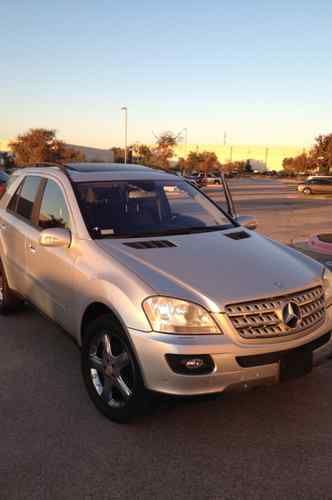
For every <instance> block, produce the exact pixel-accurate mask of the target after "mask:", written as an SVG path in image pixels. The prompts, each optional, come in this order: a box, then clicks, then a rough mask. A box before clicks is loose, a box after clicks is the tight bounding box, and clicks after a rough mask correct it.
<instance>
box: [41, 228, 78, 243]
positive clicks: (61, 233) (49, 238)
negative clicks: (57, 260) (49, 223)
mask: <svg viewBox="0 0 332 500" xmlns="http://www.w3.org/2000/svg"><path fill="white" fill-rule="evenodd" d="M70 243H71V234H70V231H69V229H62V228H60V227H54V228H51V229H44V230H43V231H42V232H41V233H40V237H39V244H40V245H42V246H43V247H67V248H68V247H69V246H70Z"/></svg>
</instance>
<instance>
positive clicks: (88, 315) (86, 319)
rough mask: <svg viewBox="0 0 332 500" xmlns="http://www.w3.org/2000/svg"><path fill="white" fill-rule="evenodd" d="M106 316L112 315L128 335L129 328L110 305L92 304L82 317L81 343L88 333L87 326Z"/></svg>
mask: <svg viewBox="0 0 332 500" xmlns="http://www.w3.org/2000/svg"><path fill="white" fill-rule="evenodd" d="M105 314H110V315H111V316H112V317H113V319H114V320H115V321H116V322H117V323H119V325H120V326H121V328H122V329H123V331H124V332H125V333H126V334H127V336H128V337H129V335H128V332H127V328H126V326H125V324H124V322H123V321H122V319H121V318H120V316H119V314H118V313H116V312H115V311H114V310H113V309H112V308H111V307H110V306H109V305H106V304H104V303H103V302H92V303H90V304H89V305H88V306H87V307H86V308H85V311H84V313H83V316H82V320H81V326H80V339H79V340H80V343H81V344H82V343H83V339H84V335H85V333H86V329H87V326H88V325H89V324H90V323H91V322H92V321H94V320H96V319H97V318H99V317H100V316H104V315H105Z"/></svg>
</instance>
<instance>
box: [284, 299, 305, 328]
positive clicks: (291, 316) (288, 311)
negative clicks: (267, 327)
mask: <svg viewBox="0 0 332 500" xmlns="http://www.w3.org/2000/svg"><path fill="white" fill-rule="evenodd" d="M282 319H283V322H284V323H285V325H286V326H288V327H289V328H296V326H297V325H298V323H299V321H300V320H301V311H300V308H299V306H298V305H297V304H296V303H295V302H287V304H285V305H284V307H283V308H282Z"/></svg>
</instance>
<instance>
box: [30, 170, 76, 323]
mask: <svg viewBox="0 0 332 500" xmlns="http://www.w3.org/2000/svg"><path fill="white" fill-rule="evenodd" d="M50 228H63V229H68V230H71V229H72V217H71V216H70V211H69V204H68V202H67V199H66V195H65V192H64V190H63V188H62V185H61V184H60V183H59V182H58V181H56V180H53V179H45V180H44V184H43V187H42V193H41V196H40V207H39V208H38V209H37V213H36V228H35V231H34V233H31V234H30V239H29V241H28V245H27V246H28V252H27V263H28V267H29V287H30V297H31V301H32V302H33V303H35V304H36V305H37V307H38V308H39V309H41V310H42V311H43V312H44V313H45V314H47V315H48V316H49V317H51V318H52V319H54V320H55V321H57V322H58V323H60V324H61V325H63V326H64V327H66V323H67V320H68V314H69V309H70V303H71V301H72V292H73V290H72V275H73V266H74V260H75V250H74V249H73V248H63V247H58V248H55V247H45V246H42V245H40V244H39V238H40V233H41V231H42V230H44V229H50Z"/></svg>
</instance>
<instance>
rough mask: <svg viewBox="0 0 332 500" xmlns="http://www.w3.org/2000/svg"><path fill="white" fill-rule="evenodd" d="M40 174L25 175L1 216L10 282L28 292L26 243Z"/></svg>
mask: <svg viewBox="0 0 332 500" xmlns="http://www.w3.org/2000/svg"><path fill="white" fill-rule="evenodd" d="M40 186H41V177H39V176H37V175H28V176H26V177H24V178H23V179H22V181H21V183H20V184H19V186H18V188H17V189H16V191H15V193H14V194H13V196H12V198H11V199H10V201H9V203H8V205H7V209H6V210H5V211H3V212H2V216H1V220H0V234H1V248H2V260H3V265H4V268H5V271H6V275H7V279H8V282H9V286H10V287H11V288H12V289H13V290H16V291H18V292H19V293H21V294H22V295H24V296H27V293H28V290H27V267H26V264H27V262H26V245H27V238H28V237H29V235H30V233H31V231H33V224H34V222H33V217H34V211H35V207H36V200H37V199H38V196H39V193H40Z"/></svg>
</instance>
